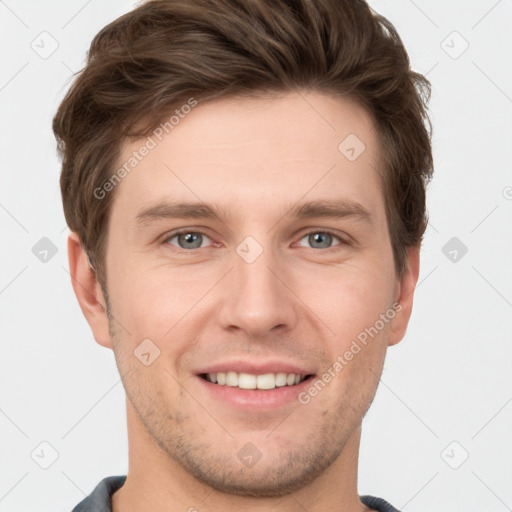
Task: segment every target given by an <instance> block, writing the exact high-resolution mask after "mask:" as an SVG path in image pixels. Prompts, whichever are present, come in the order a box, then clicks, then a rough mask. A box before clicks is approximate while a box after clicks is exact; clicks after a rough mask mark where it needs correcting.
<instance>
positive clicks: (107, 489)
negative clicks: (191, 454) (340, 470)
mask: <svg viewBox="0 0 512 512" xmlns="http://www.w3.org/2000/svg"><path fill="white" fill-rule="evenodd" d="M125 480H126V476H109V477H107V478H104V479H103V480H102V481H101V482H100V483H99V484H98V485H97V486H96V488H95V489H94V491H92V493H91V494H89V496H87V498H85V499H84V500H83V501H81V502H80V503H79V504H78V505H77V506H76V507H75V508H74V509H73V510H72V512H112V501H111V497H112V494H114V493H115V492H116V491H117V490H118V489H119V488H120V487H122V485H123V484H124V482H125ZM360 499H361V501H362V502H363V503H364V504H365V505H366V506H367V507H370V508H373V509H375V510H378V511H379V512H400V511H399V510H397V509H396V508H395V507H393V506H392V505H390V504H389V503H388V502H387V501H385V500H383V499H382V498H375V497H374V496H360Z"/></svg>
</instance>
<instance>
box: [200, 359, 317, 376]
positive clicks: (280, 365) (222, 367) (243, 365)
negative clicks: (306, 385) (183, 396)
mask: <svg viewBox="0 0 512 512" xmlns="http://www.w3.org/2000/svg"><path fill="white" fill-rule="evenodd" d="M230 371H231V372H236V373H250V374H253V375H264V374H266V373H295V374H296V375H304V376H305V375H312V374H313V373H314V372H312V371H310V370H308V369H307V368H304V367H303V366H298V365H296V364H294V363H288V362H285V361H278V360H274V361H266V362H260V363H258V362H256V361H241V360H233V361H223V362H222V363H216V364H212V365H209V366H206V367H204V368H201V369H200V370H199V371H197V372H196V373H197V374H198V375H201V374H203V373H219V372H222V373H227V372H230Z"/></svg>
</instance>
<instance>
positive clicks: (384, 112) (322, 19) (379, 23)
mask: <svg viewBox="0 0 512 512" xmlns="http://www.w3.org/2000/svg"><path fill="white" fill-rule="evenodd" d="M298 89H302V90H314V91H318V92H323V93H327V94H330V95H334V96H346V97H348V98H350V99H353V100H355V101H356V102H358V104H360V105H361V106H363V107H364V108H366V109H367V111H368V112H369V113H370V114H371V115H372V118H373V120H374V121H375V122H376V126H377V128H378V134H379V140H380V143H381V146H382V148H383V153H384V154H383V155H382V157H383V192H384V197H385V202H386V215H387V222H388V228H389V235H390V239H391V244H392V247H393V255H394V260H395V270H396V272H397V274H398V275H399V276H401V275H402V273H403V271H404V269H405V262H406V249H407V248H408V247H411V246H418V245H420V244H421V240H422V237H423V234H424V231H425V229H426V224H427V214H426V200H425V192H426V185H427V183H428V181H429V180H430V178H431V176H432V172H433V159H432V148H431V133H432V126H431V123H430V120H429V118H428V115H427V106H426V105H427V103H428V101H429V99H430V82H429V81H428V80H427V79H426V78H425V77H424V76H423V75H421V74H419V73H416V72H413V71H412V70H411V69H410V65H409V58H408V55H407V52H406V50H405V48H404V46H403V43H402V41H401V39H400V37H399V35H398V34H397V32H396V30H395V28H394V27H393V25H392V24H391V23H390V22H389V21H388V20H387V19H386V18H384V17H382V16H380V15H378V14H377V13H375V12H373V11H372V9H371V8H370V7H369V6H368V4H367V3H366V2H365V1H363V0H150V1H147V2H145V3H144V4H142V5H140V6H139V7H137V8H136V9H134V10H133V11H131V12H129V13H127V14H125V15H123V16H121V17H120V18H118V19H117V20H115V21H113V22H112V23H110V24H109V25H107V26H106V27H104V28H103V29H102V30H101V31H100V32H99V33H98V34H97V35H96V36H95V38H94V39H93V41H92V43H91V47H90V49H89V52H88V56H87V63H86V66H85V67H84V69H83V70H82V71H81V72H80V73H79V74H78V76H77V78H76V79H75V81H74V83H73V85H72V86H71V88H70V90H69V91H68V93H67V95H66V97H65V98H64V100H63V101H62V103H61V105H60V107H59V109H58V111H57V113H56V115H55V117H54V119H53V131H54V133H55V136H56V138H57V140H58V142H59V144H58V149H59V154H60V156H61V157H62V174H61V178H60V186H61V192H62V199H63V205H64V214H65V217H66V221H67V223H68V226H69V228H70V229H71V230H72V231H75V232H76V233H77V234H78V235H79V237H80V240H81V243H82V245H83V247H84V249H85V251H86V253H87V254H88V256H89V260H90V262H91V265H92V266H93V268H94V269H95V271H96V275H97V277H98V279H99V281H100V283H102V284H106V280H105V278H106V275H105V269H104V257H105V248H106V236H107V227H108V220H109V212H110V208H111V206H112V201H113V199H114V197H115V192H116V190H113V191H112V192H111V193H109V194H108V195H107V196H106V197H104V198H101V199H98V197H97V194H95V192H94V191H95V190H97V189H98V187H102V185H103V184H104V183H106V182H107V180H108V179H109V178H110V177H111V176H112V174H113V171H114V168H115V165H116V161H117V159H118V158H119V156H120V153H121V147H122V144H123V143H124V142H125V141H126V140H129V139H132V138H141V137H145V136H147V135H148V134H149V133H150V132H151V130H153V129H154V128H155V126H157V125H158V124H159V123H161V122H162V120H163V119H165V118H166V117H167V118H168V116H169V113H171V112H172V111H173V109H175V108H177V107H179V106H181V105H184V104H186V103H187V101H189V100H190V98H191V97H193V98H194V99H195V100H196V101H208V100H211V99H215V98H221V97H229V96H249V95H252V96H258V95H265V94H271V93H280V92H287V91H294V90H295V91H296V90H298ZM340 142H341V141H340Z"/></svg>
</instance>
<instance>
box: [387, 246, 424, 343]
mask: <svg viewBox="0 0 512 512" xmlns="http://www.w3.org/2000/svg"><path fill="white" fill-rule="evenodd" d="M419 273H420V248H419V247H409V248H408V249H407V261H406V268H405V270H404V273H403V276H402V278H401V279H400V281H399V282H398V286H397V291H396V295H395V303H399V304H400V308H398V307H396V308H395V311H396V314H395V317H394V318H393V323H392V326H391V333H390V336H389V343H388V345H389V346H392V345H396V344H397V343H398V342H399V341H401V340H402V338H403V337H404V336H405V332H406V330H407V325H408V324H409V318H410V317H411V313H412V303H413V298H414V290H415V288H416V283H417V282H418V276H419Z"/></svg>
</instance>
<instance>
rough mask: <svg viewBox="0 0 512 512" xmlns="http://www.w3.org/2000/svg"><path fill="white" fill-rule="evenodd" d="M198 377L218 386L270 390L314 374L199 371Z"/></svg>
mask: <svg viewBox="0 0 512 512" xmlns="http://www.w3.org/2000/svg"><path fill="white" fill-rule="evenodd" d="M199 377H201V378H202V379H203V380H205V381H207V382H210V383H211V384H216V385H218V386H226V387H232V388H238V389H243V390H272V389H276V388H284V387H293V386H298V385H299V384H302V383H303V382H304V381H306V380H310V379H312V378H313V377H314V375H313V374H298V373H284V372H278V373H264V374H259V375H257V374H252V373H244V372H241V373H238V372H234V371H228V372H215V373H201V374H199Z"/></svg>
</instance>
